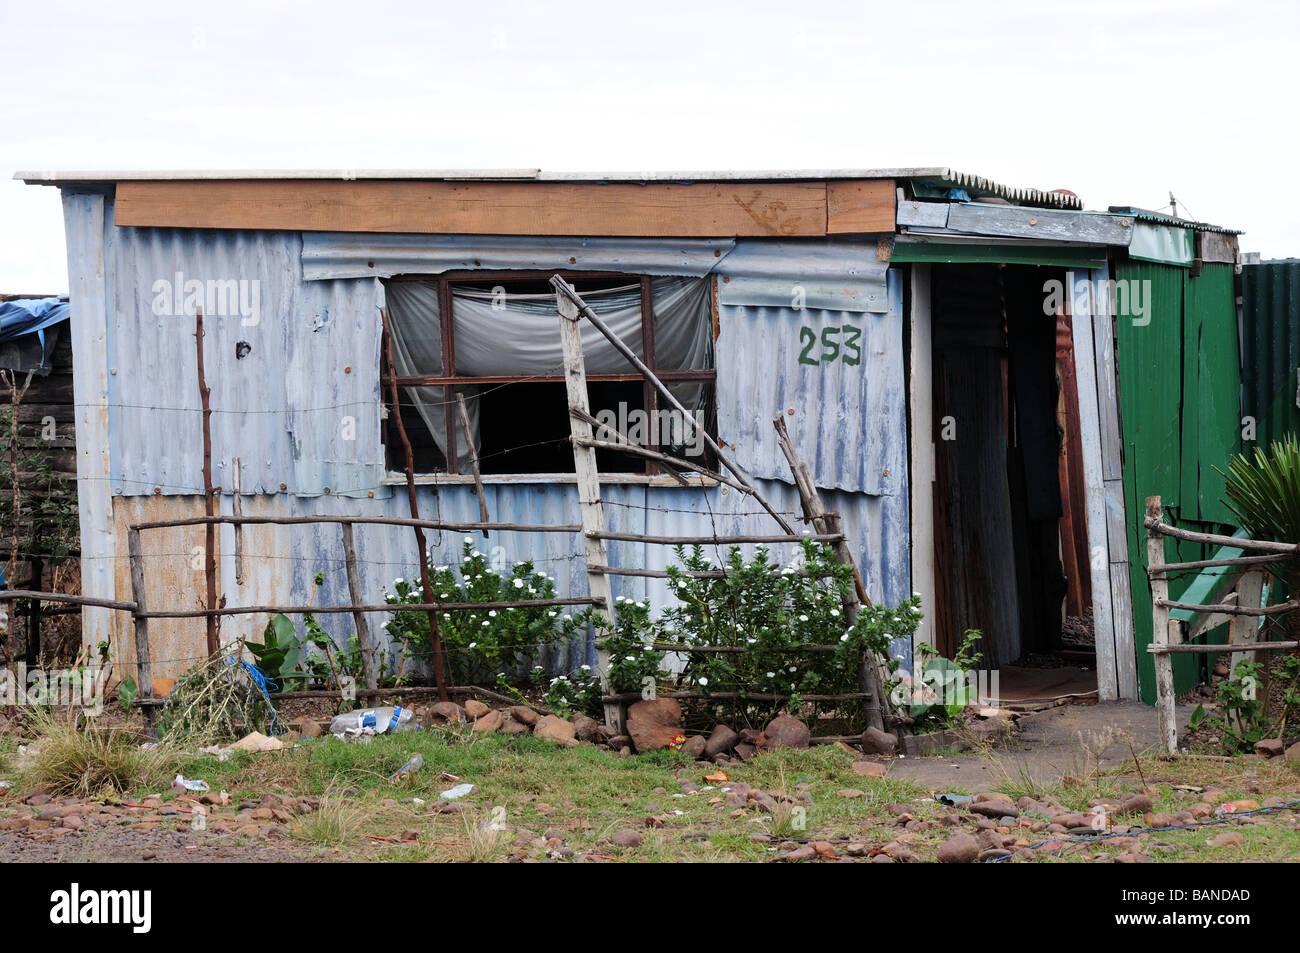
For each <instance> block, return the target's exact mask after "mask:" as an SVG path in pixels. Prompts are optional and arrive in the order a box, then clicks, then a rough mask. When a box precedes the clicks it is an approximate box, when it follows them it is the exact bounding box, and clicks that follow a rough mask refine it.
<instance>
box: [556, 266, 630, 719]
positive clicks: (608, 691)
mask: <svg viewBox="0 0 1300 953" xmlns="http://www.w3.org/2000/svg"><path fill="white" fill-rule="evenodd" d="M555 304H556V307H557V308H558V310H559V312H560V342H561V344H562V346H563V348H564V384H565V388H566V392H567V394H568V399H569V408H570V410H571V411H577V412H580V413H581V414H582V415H583V416H579V415H578V413H570V414H569V427H570V433H571V435H572V436H573V438H574V439H573V441H572V443H573V469H574V472H575V473H576V474H577V478H578V503H579V508H580V510H581V512H582V542H583V546H584V552H585V554H586V557H587V586H588V588H589V590H590V593H591V597H592V599H593V600H595V599H600V600H602V601H603V604H599V603H598V604H597V607H596V611H597V612H599V613H600V614H601V615H603V616H604V617H605V618H606V619H607V620H608V622H609V624H610V627H611V630H612V627H613V625H614V600H613V599H612V598H611V596H610V592H611V589H610V584H609V576H607V575H606V574H605V573H604V572H602V571H601V570H600V569H598V568H596V567H599V566H604V565H606V564H607V563H608V562H609V560H608V558H607V557H606V553H605V540H604V539H603V538H602V536H601V535H600V534H603V533H604V530H605V511H604V509H603V508H602V507H601V505H600V472H599V470H597V468H596V448H595V447H594V446H591V441H592V439H593V437H594V434H593V433H592V429H591V424H590V423H588V421H587V419H584V417H588V418H589V417H590V414H591V408H590V407H589V406H588V401H587V370H586V364H585V363H584V362H583V359H582V329H581V326H580V325H579V323H578V321H579V318H580V317H581V312H580V311H579V310H578V306H577V305H576V304H574V302H573V301H571V300H570V299H569V297H568V296H567V295H565V294H563V293H561V292H560V291H558V290H557V292H556V295H555ZM596 660H597V665H598V667H599V669H600V690H601V693H602V694H603V695H605V696H609V695H612V694H613V686H612V685H611V684H610V680H609V652H608V650H606V648H605V640H604V638H602V637H597V639H596ZM604 704H605V724H606V725H608V726H609V727H610V728H612V729H614V730H615V731H617V732H618V733H619V734H622V733H623V726H624V722H625V719H624V714H623V703H622V702H621V701H613V702H611V701H606V702H605V703H604Z"/></svg>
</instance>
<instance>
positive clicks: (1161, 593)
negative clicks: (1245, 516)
mask: <svg viewBox="0 0 1300 953" xmlns="http://www.w3.org/2000/svg"><path fill="white" fill-rule="evenodd" d="M1143 526H1145V527H1146V531H1147V577H1148V578H1149V579H1150V582H1151V620H1152V633H1151V634H1152V642H1151V644H1150V645H1149V646H1147V651H1148V652H1149V653H1151V655H1153V656H1154V659H1153V661H1154V663H1155V671H1156V717H1157V719H1158V722H1159V726H1160V741H1161V744H1162V745H1163V746H1164V748H1165V750H1166V751H1167V752H1168V753H1170V754H1175V753H1176V752H1177V751H1178V723H1177V718H1176V711H1175V703H1176V701H1177V696H1176V693H1175V691H1174V668H1173V658H1172V656H1174V655H1187V654H1194V655H1211V654H1228V653H1231V654H1232V659H1233V662H1232V668H1233V669H1234V670H1235V668H1236V663H1237V661H1238V660H1240V659H1241V658H1245V657H1246V655H1247V651H1254V652H1260V651H1264V652H1268V651H1275V650H1284V649H1295V648H1300V642H1295V641H1284V642H1261V641H1259V640H1258V635H1259V622H1258V621H1257V620H1259V619H1261V618H1263V617H1266V616H1272V615H1282V614H1284V613H1287V612H1292V611H1294V610H1295V609H1298V608H1300V602H1297V601H1294V600H1293V601H1290V602H1285V603H1281V604H1279V605H1273V606H1260V605H1259V604H1258V603H1259V600H1260V593H1261V586H1260V582H1261V581H1262V573H1263V568H1264V567H1267V566H1268V565H1269V564H1276V563H1279V562H1282V561H1284V560H1286V559H1293V558H1295V557H1296V556H1300V546H1297V545H1294V544H1292V543H1279V542H1273V541H1270V540H1256V539H1245V538H1239V537H1236V536H1223V535H1220V534H1217V533H1198V532H1194V531H1192V530H1187V529H1179V528H1178V527H1176V526H1170V525H1169V524H1168V523H1166V522H1165V521H1164V508H1163V506H1162V505H1161V500H1160V497H1158V496H1149V497H1147V499H1146V517H1145V518H1144V519H1143ZM1166 538H1171V539H1179V540H1183V541H1186V542H1192V543H1203V544H1208V545H1213V546H1221V547H1226V548H1232V549H1236V550H1245V551H1254V552H1257V553H1267V554H1268V555H1263V556H1236V557H1224V558H1221V559H1199V560H1194V561H1191V562H1180V563H1166V562H1165V542H1164V541H1165V539H1166ZM1215 567H1224V568H1226V569H1230V570H1232V572H1229V573H1225V574H1224V576H1223V578H1222V580H1221V581H1220V584H1219V588H1220V590H1222V589H1223V588H1224V587H1226V586H1230V585H1235V586H1236V592H1234V593H1232V594H1231V597H1230V599H1231V601H1225V602H1218V603H1213V604H1201V603H1194V602H1182V601H1179V600H1175V599H1170V598H1169V576H1170V574H1171V573H1174V572H1181V571H1185V570H1191V569H1209V568H1215ZM1252 603H1253V604H1252ZM1171 609H1172V610H1175V611H1178V610H1182V611H1185V612H1192V613H1196V614H1198V615H1199V616H1200V617H1199V618H1198V619H1196V620H1194V622H1193V624H1192V625H1191V627H1190V628H1189V627H1188V626H1187V625H1186V624H1185V623H1184V621H1183V620H1180V619H1174V618H1171V617H1170V610H1171ZM1224 623H1227V624H1228V627H1229V628H1228V644H1227V645H1210V644H1206V643H1194V642H1191V641H1189V640H1190V639H1194V638H1196V637H1198V636H1200V635H1204V634H1205V633H1207V632H1209V631H1210V630H1211V629H1214V628H1216V627H1218V626H1220V625H1223V624H1224ZM1245 646H1249V650H1246V651H1243V647H1245ZM1234 649H1236V651H1234ZM1230 677H1231V676H1230Z"/></svg>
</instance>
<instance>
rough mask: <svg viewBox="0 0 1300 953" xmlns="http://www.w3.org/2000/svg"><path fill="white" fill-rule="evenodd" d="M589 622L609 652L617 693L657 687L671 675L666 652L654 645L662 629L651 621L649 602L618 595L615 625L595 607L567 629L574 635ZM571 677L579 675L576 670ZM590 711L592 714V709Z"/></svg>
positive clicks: (566, 628)
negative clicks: (668, 669) (651, 686)
mask: <svg viewBox="0 0 1300 953" xmlns="http://www.w3.org/2000/svg"><path fill="white" fill-rule="evenodd" d="M588 625H590V626H592V627H593V628H594V629H595V630H596V638H597V640H598V644H599V645H602V646H603V648H604V651H605V652H607V653H608V655H609V683H610V688H611V690H613V691H614V692H639V691H643V690H644V689H645V688H646V687H647V685H648V684H649V685H655V686H657V685H658V683H659V680H660V679H661V678H664V677H665V676H666V675H667V674H668V673H667V672H666V671H664V669H663V660H664V656H665V655H666V654H667V653H665V652H663V651H662V650H659V649H655V648H653V644H654V643H655V642H657V641H660V640H661V638H662V632H663V628H662V625H661V624H660V623H659V622H655V621H651V619H650V604H649V603H648V602H637V601H636V600H634V599H628V598H626V597H624V596H619V597H618V599H616V600H615V602H614V625H613V626H612V627H611V626H610V624H609V620H607V619H606V618H605V617H604V616H603V615H601V614H600V613H599V612H597V611H596V610H595V609H585V610H583V611H582V612H579V613H577V614H575V615H574V616H573V617H572V619H570V620H569V621H568V623H566V625H565V630H566V632H567V633H568V634H570V635H572V634H573V633H574V631H575V630H577V629H579V628H582V627H584V626H588ZM579 671H581V669H580V670H579ZM571 676H572V677H580V676H578V675H577V673H571ZM647 680H649V681H648V682H647ZM597 701H599V694H597ZM587 712H588V714H591V710H590V709H587Z"/></svg>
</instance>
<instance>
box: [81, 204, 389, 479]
mask: <svg viewBox="0 0 1300 953" xmlns="http://www.w3.org/2000/svg"><path fill="white" fill-rule="evenodd" d="M109 211H110V214H111V207H110V210H109ZM106 231H107V238H106V241H107V245H108V248H107V254H106V258H107V260H108V262H109V264H108V283H109V302H108V312H109V321H108V328H107V339H106V342H105V346H106V347H107V349H108V355H107V357H108V366H109V404H110V408H109V416H110V431H111V460H112V481H113V491H114V493H121V494H124V495H133V494H150V493H153V492H155V488H157V490H158V492H160V493H163V494H192V493H196V492H202V489H203V454H202V437H201V420H202V418H201V414H200V402H199V393H198V372H197V367H196V353H195V342H194V318H193V317H192V314H193V305H195V304H197V303H199V301H200V299H201V300H202V303H203V305H204V307H205V318H204V339H205V340H204V343H205V351H204V355H205V358H204V359H205V363H206V377H207V381H208V385H209V386H210V387H211V389H212V396H211V405H212V408H213V413H212V418H211V420H212V459H213V482H214V483H215V484H216V485H218V486H223V487H229V486H231V485H232V483H233V477H232V474H231V472H230V467H231V461H232V460H233V459H234V458H235V457H239V458H240V461H241V465H242V468H243V472H242V479H241V485H242V486H243V488H244V490H245V492H259V491H266V492H276V491H278V490H279V489H280V484H282V483H283V484H285V486H286V488H287V489H288V490H289V491H291V492H293V493H297V494H300V495H305V496H314V495H317V494H323V493H326V492H329V493H343V494H351V495H361V496H365V495H366V494H367V493H369V492H376V493H387V492H388V491H387V489H386V488H385V487H384V486H383V482H382V478H383V472H384V471H383V448H382V446H381V445H380V440H379V434H380V427H379V414H380V397H379V342H380V337H381V323H380V317H379V306H380V304H381V303H382V301H383V290H382V287H381V285H380V283H379V282H378V281H377V280H375V279H364V280H356V281H325V282H304V281H303V280H302V273H301V267H300V254H301V238H300V237H299V236H298V235H297V234H296V233H286V232H232V231H216V230H172V229H140V228H113V227H109V228H108V229H107V230H106ZM195 294H197V295H199V296H200V297H199V298H191V297H190V296H191V295H195ZM327 488H328V489H327Z"/></svg>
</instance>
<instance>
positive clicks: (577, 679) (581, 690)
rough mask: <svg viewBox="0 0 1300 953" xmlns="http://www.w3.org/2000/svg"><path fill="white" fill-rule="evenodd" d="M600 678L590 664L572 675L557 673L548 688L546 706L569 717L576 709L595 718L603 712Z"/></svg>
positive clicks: (581, 667)
mask: <svg viewBox="0 0 1300 953" xmlns="http://www.w3.org/2000/svg"><path fill="white" fill-rule="evenodd" d="M600 694H601V693H600V678H599V676H597V675H596V673H595V672H594V671H592V669H591V666H590V665H582V666H580V667H579V668H578V669H577V670H576V671H574V672H573V673H572V674H570V675H557V676H556V677H555V678H553V679H551V684H550V687H549V688H547V690H546V697H545V701H546V707H547V708H549V709H551V711H553V712H555V713H556V714H558V715H561V716H563V717H565V718H567V717H568V716H569V715H570V714H572V713H573V712H575V711H580V712H583V713H584V714H587V715H590V716H591V717H593V718H595V717H597V716H598V715H600V714H601V703H600Z"/></svg>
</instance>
